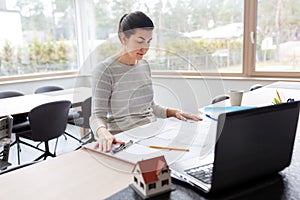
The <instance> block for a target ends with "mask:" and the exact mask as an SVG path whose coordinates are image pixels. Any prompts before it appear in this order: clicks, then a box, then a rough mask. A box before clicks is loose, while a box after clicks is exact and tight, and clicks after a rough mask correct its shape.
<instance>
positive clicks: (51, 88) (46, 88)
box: [34, 85, 63, 94]
mask: <svg viewBox="0 0 300 200" xmlns="http://www.w3.org/2000/svg"><path fill="white" fill-rule="evenodd" d="M59 90H63V88H62V87H59V86H55V85H49V86H42V87H39V88H37V89H36V90H35V91H34V94H40V93H44V92H52V91H59Z"/></svg>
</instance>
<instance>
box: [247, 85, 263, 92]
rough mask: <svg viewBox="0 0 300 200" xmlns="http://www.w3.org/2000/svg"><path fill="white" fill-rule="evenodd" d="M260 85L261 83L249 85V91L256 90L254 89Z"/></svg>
mask: <svg viewBox="0 0 300 200" xmlns="http://www.w3.org/2000/svg"><path fill="white" fill-rule="evenodd" d="M261 87H262V85H261V84H254V85H252V86H251V87H250V89H249V91H253V90H256V89H258V88H261Z"/></svg>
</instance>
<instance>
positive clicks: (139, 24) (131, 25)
mask: <svg viewBox="0 0 300 200" xmlns="http://www.w3.org/2000/svg"><path fill="white" fill-rule="evenodd" d="M137 28H141V29H145V30H153V29H154V25H153V22H152V20H151V19H150V18H149V17H148V16H147V15H146V14H144V13H143V12H141V11H136V12H132V13H129V14H125V15H123V16H122V17H121V19H120V22H119V29H118V35H119V39H120V40H121V38H120V33H124V34H125V36H126V37H127V38H129V37H130V36H131V35H132V34H134V33H135V29H137ZM121 42H122V41H121Z"/></svg>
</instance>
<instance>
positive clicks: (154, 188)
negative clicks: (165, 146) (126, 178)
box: [131, 156, 171, 198]
mask: <svg viewBox="0 0 300 200" xmlns="http://www.w3.org/2000/svg"><path fill="white" fill-rule="evenodd" d="M133 179H134V180H133V181H134V183H133V184H131V186H132V187H133V189H135V191H136V192H137V193H139V194H140V195H141V196H142V197H143V198H149V197H152V196H156V195H159V194H162V193H165V192H169V191H171V174H170V169H169V167H168V164H167V162H166V160H165V157H164V156H159V157H155V158H151V159H147V160H142V161H139V162H137V164H136V165H135V166H134V168H133Z"/></svg>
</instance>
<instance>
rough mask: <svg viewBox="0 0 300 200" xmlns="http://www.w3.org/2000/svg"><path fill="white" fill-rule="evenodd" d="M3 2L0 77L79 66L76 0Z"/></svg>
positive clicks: (19, 0)
mask: <svg viewBox="0 0 300 200" xmlns="http://www.w3.org/2000/svg"><path fill="white" fill-rule="evenodd" d="M0 6H1V8H0V27H1V31H0V78H1V77H7V76H18V75H29V74H42V73H52V72H63V71H68V70H74V69H76V70H77V68H78V64H77V39H76V37H77V35H76V33H75V10H74V1H72V0H66V1H62V0H52V1H42V0H34V1H28V0H14V1H8V0H0ZM8 19H9V20H8Z"/></svg>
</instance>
